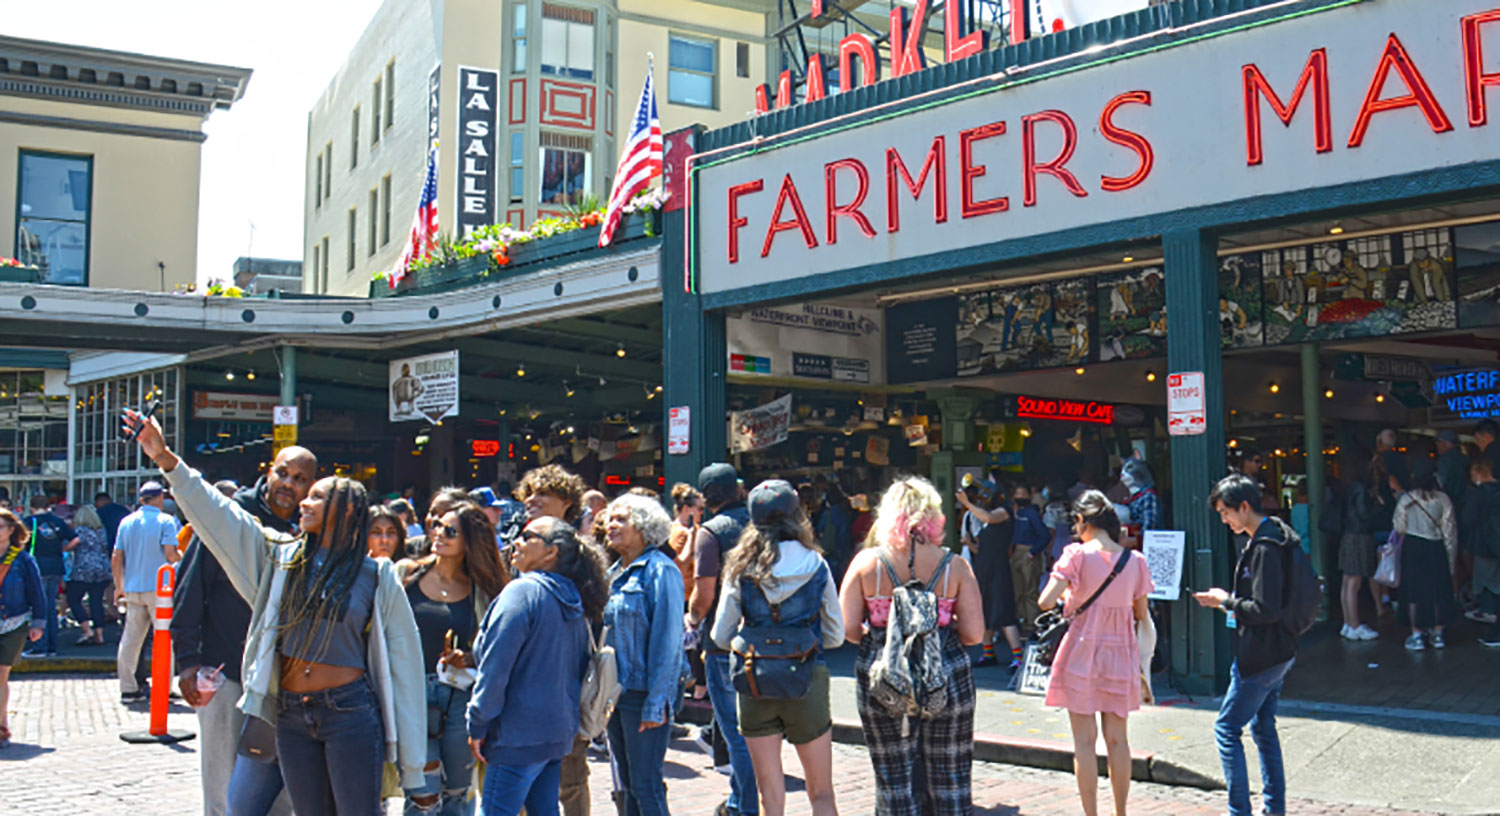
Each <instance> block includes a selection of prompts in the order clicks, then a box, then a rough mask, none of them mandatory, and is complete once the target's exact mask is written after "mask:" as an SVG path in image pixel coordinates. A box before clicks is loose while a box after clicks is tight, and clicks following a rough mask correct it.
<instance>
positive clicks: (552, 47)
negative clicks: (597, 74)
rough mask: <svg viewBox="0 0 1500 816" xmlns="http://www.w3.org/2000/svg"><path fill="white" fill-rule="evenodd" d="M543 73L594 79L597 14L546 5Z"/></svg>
mask: <svg viewBox="0 0 1500 816" xmlns="http://www.w3.org/2000/svg"><path fill="white" fill-rule="evenodd" d="M542 73H544V74H555V75H557V76H565V77H572V78H574V79H593V78H594V12H592V11H590V10H588V9H577V8H571V7H569V6H559V5H556V4H554V3H543V4H542Z"/></svg>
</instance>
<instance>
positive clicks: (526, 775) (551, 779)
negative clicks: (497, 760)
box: [483, 759, 562, 816]
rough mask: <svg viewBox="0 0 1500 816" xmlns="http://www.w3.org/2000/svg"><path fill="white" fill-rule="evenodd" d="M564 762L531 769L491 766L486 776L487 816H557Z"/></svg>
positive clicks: (540, 763) (535, 764)
mask: <svg viewBox="0 0 1500 816" xmlns="http://www.w3.org/2000/svg"><path fill="white" fill-rule="evenodd" d="M561 773H562V760H560V759H554V760H552V761H551V762H533V763H532V764H530V765H490V766H489V768H488V770H486V771H485V774H484V809H483V813H484V816H516V814H517V813H520V812H521V806H522V805H525V806H526V816H557V786H558V782H559V780H560V779H561Z"/></svg>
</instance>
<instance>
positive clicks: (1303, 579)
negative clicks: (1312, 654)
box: [1281, 543, 1323, 637]
mask: <svg viewBox="0 0 1500 816" xmlns="http://www.w3.org/2000/svg"><path fill="white" fill-rule="evenodd" d="M1286 549H1287V550H1288V553H1287V569H1286V587H1285V589H1284V591H1285V593H1286V594H1285V597H1283V598H1282V601H1283V606H1284V608H1285V612H1284V613H1283V614H1282V616H1281V622H1282V624H1283V625H1285V626H1286V628H1287V629H1289V630H1290V631H1291V633H1292V635H1293V636H1295V637H1301V636H1302V635H1304V634H1306V633H1307V630H1309V629H1311V628H1312V625H1313V624H1314V623H1316V622H1317V620H1318V610H1319V609H1320V608H1321V607H1322V605H1323V579H1322V578H1319V577H1318V574H1317V573H1316V572H1314V571H1313V566H1312V560H1311V559H1309V558H1308V557H1307V553H1305V552H1303V551H1302V548H1301V547H1300V546H1298V545H1297V544H1295V543H1291V544H1288V545H1287V546H1286Z"/></svg>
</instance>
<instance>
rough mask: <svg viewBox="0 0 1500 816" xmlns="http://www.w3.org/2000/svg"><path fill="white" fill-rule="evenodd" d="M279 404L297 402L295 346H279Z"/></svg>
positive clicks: (294, 403) (293, 403)
mask: <svg viewBox="0 0 1500 816" xmlns="http://www.w3.org/2000/svg"><path fill="white" fill-rule="evenodd" d="M281 404H282V405H296V404H297V347H296V346H282V347H281Z"/></svg>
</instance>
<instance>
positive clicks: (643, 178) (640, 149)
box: [599, 68, 662, 247]
mask: <svg viewBox="0 0 1500 816" xmlns="http://www.w3.org/2000/svg"><path fill="white" fill-rule="evenodd" d="M661 157H662V140H661V120H660V119H658V118H657V116H656V94H654V93H652V91H651V69H650V68H647V69H646V85H645V87H643V88H641V101H640V104H638V105H636V106H635V121H634V122H632V123H631V125H630V138H629V139H626V140H625V153H624V155H622V156H621V157H620V167H619V169H617V170H615V188H614V189H613V190H611V191H610V193H609V205H608V206H607V207H606V208H605V210H604V225H603V226H602V227H601V228H600V230H599V246H601V247H604V246H609V242H610V240H611V239H612V238H614V235H615V228H616V227H618V226H619V225H620V218H621V216H623V215H624V213H623V212H622V209H623V208H624V206H625V205H626V204H628V203H630V199H632V198H635V197H636V196H637V195H638V194H640V192H641V191H642V190H644V189H646V188H647V187H649V186H651V179H653V178H656V177H657V176H660V175H661V165H662V158H661Z"/></svg>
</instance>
